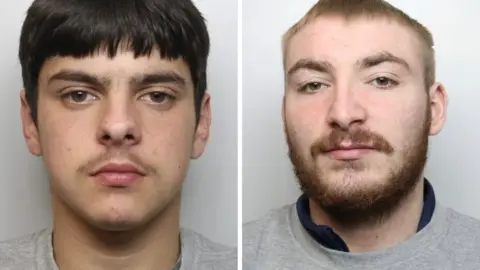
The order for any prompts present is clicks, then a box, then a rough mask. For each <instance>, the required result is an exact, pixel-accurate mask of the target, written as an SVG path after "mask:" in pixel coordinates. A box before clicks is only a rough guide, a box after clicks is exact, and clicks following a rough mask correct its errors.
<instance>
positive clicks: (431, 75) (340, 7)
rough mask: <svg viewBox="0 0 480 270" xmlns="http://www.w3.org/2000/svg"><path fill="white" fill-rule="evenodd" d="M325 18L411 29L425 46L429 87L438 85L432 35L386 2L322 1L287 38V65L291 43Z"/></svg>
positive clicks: (284, 37)
mask: <svg viewBox="0 0 480 270" xmlns="http://www.w3.org/2000/svg"><path fill="white" fill-rule="evenodd" d="M322 15H340V16H342V17H344V18H345V19H346V20H349V19H352V18H358V17H362V16H363V17H367V18H379V17H383V18H388V19H393V20H395V21H396V22H398V23H400V24H402V25H404V26H406V27H408V28H410V29H411V30H413V31H414V32H415V33H416V34H417V36H418V37H419V39H420V41H421V43H422V44H423V45H424V46H423V47H424V48H423V50H424V53H423V54H424V63H425V67H424V72H425V74H424V75H425V84H426V86H427V87H430V86H431V85H433V84H434V82H435V52H434V49H433V46H434V42H433V37H432V34H431V33H430V31H429V30H428V29H427V28H426V27H425V26H423V25H422V24H420V23H419V22H418V21H416V20H414V19H412V18H411V17H410V16H408V15H407V14H406V13H404V12H403V11H401V10H400V9H398V8H396V7H394V6H393V5H391V4H389V3H387V2H386V1H383V0H319V1H318V2H317V3H316V4H315V5H314V6H313V7H312V8H311V9H310V10H309V11H308V12H307V13H306V14H305V15H304V16H303V18H301V19H300V21H298V22H297V23H295V24H294V25H293V26H292V27H290V29H289V30H288V31H287V32H286V33H285V34H284V35H283V38H282V51H283V58H284V60H283V63H284V65H285V58H286V53H287V50H288V45H289V42H290V39H291V38H292V37H293V36H295V35H296V34H297V33H298V32H299V31H300V30H301V29H303V27H304V26H305V25H307V24H309V23H311V22H312V21H314V20H315V19H317V18H318V17H320V16H322Z"/></svg>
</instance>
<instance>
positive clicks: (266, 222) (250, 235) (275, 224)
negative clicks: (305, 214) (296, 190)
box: [243, 205, 293, 246]
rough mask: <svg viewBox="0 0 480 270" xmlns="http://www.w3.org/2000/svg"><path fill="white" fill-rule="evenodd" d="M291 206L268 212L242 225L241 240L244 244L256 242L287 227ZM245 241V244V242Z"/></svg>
mask: <svg viewBox="0 0 480 270" xmlns="http://www.w3.org/2000/svg"><path fill="white" fill-rule="evenodd" d="M292 207H293V205H286V206H283V207H281V208H278V209H274V210H270V211H269V212H267V213H266V214H265V215H264V216H263V217H261V218H259V219H257V220H253V221H250V222H246V223H245V224H243V240H244V246H245V244H247V245H248V244H250V243H251V242H258V241H259V240H261V238H262V237H263V236H266V235H268V234H273V233H276V232H278V231H279V230H285V229H287V228H288V227H289V215H290V213H291V210H292ZM245 241H246V242H245Z"/></svg>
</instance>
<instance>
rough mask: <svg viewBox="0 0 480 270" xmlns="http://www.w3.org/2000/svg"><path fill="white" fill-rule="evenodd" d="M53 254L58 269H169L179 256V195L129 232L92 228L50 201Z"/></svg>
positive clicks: (56, 201)
mask: <svg viewBox="0 0 480 270" xmlns="http://www.w3.org/2000/svg"><path fill="white" fill-rule="evenodd" d="M53 210H54V223H53V224H54V227H53V228H54V229H53V253H54V257H55V262H56V264H57V265H58V268H59V269H62V270H76V269H90V270H97V269H98V270H100V269H101V270H110V269H112V270H113V269H116V270H117V269H120V270H121V269H142V270H143V269H144V270H150V269H165V270H168V269H171V268H172V267H173V266H174V265H175V263H176V262H177V259H178V256H179V254H180V246H181V243H180V228H179V212H180V196H177V198H176V199H174V200H173V201H172V202H171V203H170V204H169V205H168V206H167V207H166V208H165V209H164V210H163V211H162V212H161V214H159V215H158V216H157V217H155V218H154V219H153V220H152V221H150V222H149V223H148V224H145V225H143V226H141V228H136V229H134V230H130V231H118V232H117V231H114V232H112V231H104V230H101V229H98V228H94V227H93V226H91V225H89V224H87V223H86V221H84V220H83V219H81V218H80V217H79V216H77V215H76V214H75V213H74V212H73V211H72V210H71V209H70V208H68V207H67V206H65V205H64V204H63V203H62V202H60V201H59V200H58V198H57V199H55V198H54V200H53Z"/></svg>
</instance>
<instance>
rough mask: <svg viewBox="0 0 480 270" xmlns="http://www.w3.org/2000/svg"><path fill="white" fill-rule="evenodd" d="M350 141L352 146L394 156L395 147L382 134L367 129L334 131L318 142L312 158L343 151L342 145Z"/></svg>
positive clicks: (311, 149) (312, 147) (313, 145)
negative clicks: (334, 151)
mask: <svg viewBox="0 0 480 270" xmlns="http://www.w3.org/2000/svg"><path fill="white" fill-rule="evenodd" d="M345 141H348V142H350V143H351V144H352V145H361V146H365V147H368V148H371V149H374V150H376V151H379V152H382V153H386V154H392V153H393V151H394V148H393V146H392V145H391V144H390V143H389V142H388V141H387V140H386V139H385V138H384V137H383V136H382V135H380V134H377V133H374V132H372V131H370V130H366V129H355V130H351V131H345V130H340V129H334V130H333V131H332V132H331V133H330V134H328V135H327V136H325V137H322V138H319V139H318V140H316V141H315V142H314V143H313V144H312V146H311V148H310V154H311V156H312V158H314V157H316V156H317V155H319V154H322V153H326V152H330V151H333V150H336V149H341V148H342V146H341V143H342V142H345Z"/></svg>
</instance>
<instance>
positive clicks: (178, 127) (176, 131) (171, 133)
mask: <svg viewBox="0 0 480 270" xmlns="http://www.w3.org/2000/svg"><path fill="white" fill-rule="evenodd" d="M142 118H143V120H142V122H143V132H142V134H143V135H142V136H143V138H142V148H144V149H143V151H144V152H148V153H150V155H151V159H152V162H153V163H155V164H162V165H163V164H170V165H169V166H177V167H183V166H184V165H185V163H186V162H188V160H189V158H190V154H191V151H192V147H193V138H194V128H195V118H194V115H193V114H191V113H190V112H189V111H186V110H175V111H171V112H166V113H164V114H163V115H161V116H159V115H158V114H156V115H152V114H143V115H142Z"/></svg>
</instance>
